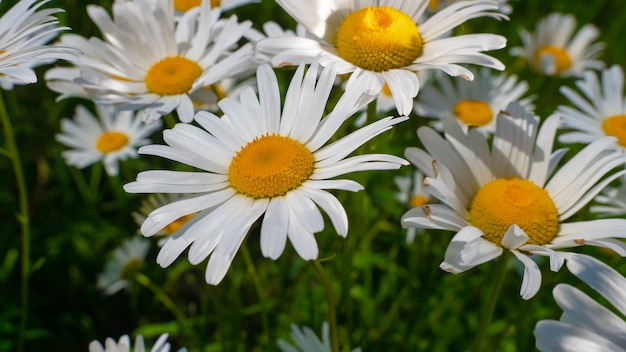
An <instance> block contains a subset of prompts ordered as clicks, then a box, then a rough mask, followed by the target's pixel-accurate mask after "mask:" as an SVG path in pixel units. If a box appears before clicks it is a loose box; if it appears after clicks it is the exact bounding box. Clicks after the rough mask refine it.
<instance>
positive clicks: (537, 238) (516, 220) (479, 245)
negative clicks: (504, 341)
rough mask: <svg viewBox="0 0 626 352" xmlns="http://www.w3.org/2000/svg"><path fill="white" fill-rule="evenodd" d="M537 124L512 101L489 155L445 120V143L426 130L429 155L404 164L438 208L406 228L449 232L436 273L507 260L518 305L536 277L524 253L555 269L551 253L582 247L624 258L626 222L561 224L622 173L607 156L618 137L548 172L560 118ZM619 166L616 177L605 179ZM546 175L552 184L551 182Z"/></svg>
mask: <svg viewBox="0 0 626 352" xmlns="http://www.w3.org/2000/svg"><path fill="white" fill-rule="evenodd" d="M538 123H539V119H538V118H537V117H536V116H533V115H532V114H530V113H528V112H526V110H525V109H524V108H523V107H522V106H520V105H519V104H516V103H511V104H510V105H509V107H508V108H507V110H506V112H505V113H501V114H500V115H498V120H497V122H496V132H495V134H494V137H493V142H492V146H491V150H490V149H489V146H488V142H487V138H486V137H485V136H483V135H482V134H481V133H480V132H478V131H476V130H474V129H470V130H469V131H468V134H467V135H466V134H465V133H464V132H463V130H462V129H461V127H460V125H459V124H458V123H457V122H456V121H455V120H453V119H446V120H445V121H444V130H445V134H446V138H445V139H444V138H443V137H441V136H440V135H439V134H437V133H436V132H435V131H434V130H432V129H431V128H428V127H422V128H420V129H419V130H418V136H419V138H420V140H421V142H422V143H423V145H424V147H425V149H426V151H424V150H421V149H417V148H408V149H407V150H406V157H407V158H408V159H409V161H411V162H412V163H413V164H415V165H416V166H417V168H418V169H419V170H421V171H422V172H423V173H424V174H425V175H426V176H427V177H426V179H425V180H424V183H425V184H426V185H427V187H426V189H427V190H428V192H429V193H430V194H431V195H432V196H433V197H435V198H437V199H439V200H440V201H441V203H443V204H441V205H438V204H429V205H424V206H422V207H419V208H414V209H411V210H409V211H408V212H407V213H406V214H404V216H403V218H402V224H403V226H405V227H418V228H430V229H442V230H450V231H455V232H456V234H455V236H454V237H453V238H452V241H451V242H450V244H449V246H448V248H447V250H446V253H445V260H444V261H443V263H442V264H441V265H440V267H441V268H442V269H443V270H446V271H449V272H452V273H460V272H463V271H466V270H469V269H471V268H472V267H474V266H476V265H479V264H482V263H484V262H487V261H489V260H491V259H494V258H496V257H498V256H500V255H502V254H503V251H504V250H505V249H507V250H509V251H510V252H511V253H513V254H514V255H515V257H517V259H519V260H520V261H521V262H522V263H523V264H524V266H525V269H524V278H523V281H522V287H521V292H520V293H521V296H522V298H523V299H529V298H531V297H533V296H534V295H535V293H537V291H538V290H539V286H540V285H541V272H540V271H539V268H538V266H537V264H536V263H535V262H534V261H533V260H532V259H531V258H530V255H532V254H537V255H542V256H548V257H549V258H550V268H551V270H553V271H557V270H559V269H560V267H561V265H562V264H563V260H564V255H565V254H563V253H560V252H557V251H555V249H561V248H570V247H576V246H580V245H583V244H590V245H594V246H600V247H606V248H610V249H613V250H615V251H617V252H618V253H619V254H620V255H622V256H626V244H624V242H621V241H618V240H616V239H614V237H615V238H624V237H626V232H624V228H626V219H598V220H589V221H579V222H565V220H567V219H568V218H569V217H571V216H572V215H574V214H575V213H576V212H577V211H578V210H579V209H581V208H582V207H583V206H585V205H586V204H587V203H588V202H589V201H591V199H592V198H593V197H594V196H595V195H597V194H598V193H599V192H600V191H601V190H602V189H603V188H604V187H606V186H607V185H608V184H609V183H610V182H612V181H613V180H615V179H616V178H617V177H619V176H621V175H623V174H625V173H626V170H623V163H624V162H625V161H626V156H624V155H623V154H622V153H620V152H617V151H615V150H611V149H610V148H608V147H609V146H610V145H611V143H614V140H615V139H614V138H612V137H605V138H602V139H600V140H597V141H595V142H593V143H591V144H590V145H589V146H587V147H586V148H585V149H583V150H582V151H580V152H579V153H578V154H577V155H576V156H574V157H573V158H572V159H571V160H569V161H568V162H567V163H565V164H564V165H563V166H561V167H560V168H559V170H557V171H556V172H554V173H553V171H554V169H555V167H556V165H557V164H558V162H559V161H560V159H561V157H562V156H563V155H564V151H565V150H557V151H555V152H554V153H553V152H552V147H553V142H554V135H555V132H556V129H557V127H558V125H559V115H556V114H555V115H552V116H550V117H548V118H547V119H546V120H545V121H544V122H543V125H542V127H541V129H540V130H539V131H538V132H537V126H538ZM618 167H621V168H622V170H620V171H618V172H614V173H611V174H609V173H610V172H611V171H612V170H614V169H616V168H618ZM550 175H551V176H550Z"/></svg>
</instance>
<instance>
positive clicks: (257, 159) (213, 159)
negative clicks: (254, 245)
mask: <svg viewBox="0 0 626 352" xmlns="http://www.w3.org/2000/svg"><path fill="white" fill-rule="evenodd" d="M318 69H319V65H318V64H317V63H315V64H313V65H312V66H311V67H310V68H309V70H308V71H307V73H306V75H304V66H300V67H299V68H298V69H297V70H296V72H295V76H294V78H293V79H292V81H291V83H290V85H289V88H288V90H287V93H286V98H285V102H284V107H283V109H282V112H281V109H280V107H281V102H280V94H279V88H278V82H277V79H276V76H275V74H274V72H273V71H272V69H271V68H270V66H268V65H262V66H260V67H259V68H258V70H257V81H258V89H259V93H258V98H257V96H256V95H255V93H254V91H253V90H252V89H246V90H244V91H243V92H242V93H241V95H240V96H239V100H236V99H230V98H226V99H224V100H221V101H220V102H219V103H218V104H219V106H220V108H221V110H222V111H223V112H224V116H222V117H221V118H218V117H217V116H215V115H213V114H211V113H208V112H199V113H198V114H197V115H196V116H195V121H196V122H197V123H198V124H199V125H200V126H201V128H200V127H195V126H192V125H190V124H178V125H176V126H175V127H174V128H173V129H171V130H166V131H164V133H163V139H164V141H165V142H166V143H167V145H150V146H145V147H142V148H141V149H140V150H139V152H140V153H142V154H150V155H156V156H161V157H165V158H168V159H171V160H174V161H178V162H181V163H184V164H187V165H191V166H194V167H196V168H198V169H200V170H202V171H200V172H181V171H168V170H152V171H145V172H142V173H140V174H139V175H137V180H136V181H135V182H131V183H129V184H127V185H125V186H124V189H125V190H126V191H127V192H132V193H187V194H188V195H187V196H185V197H184V198H183V199H181V200H179V201H176V202H173V203H170V204H168V205H165V206H163V207H160V208H158V209H156V210H154V211H153V212H152V213H150V214H149V216H148V218H147V219H146V220H145V221H144V223H143V225H142V226H141V232H142V233H143V234H144V235H145V236H152V235H154V234H156V233H158V232H159V231H161V230H162V229H163V228H164V227H166V226H168V224H170V223H171V222H173V221H175V220H176V219H179V218H181V217H182V216H185V215H187V214H192V213H195V214H196V215H195V216H194V217H193V218H192V219H190V220H189V221H188V222H187V223H186V224H185V225H183V226H182V227H181V228H180V229H179V230H178V231H177V232H176V233H174V234H173V235H172V236H170V237H169V238H168V240H167V242H166V243H165V244H164V245H163V247H162V248H161V250H160V252H159V254H158V256H157V262H158V263H159V264H160V265H161V266H163V267H166V266H168V265H170V264H171V263H172V262H174V260H175V259H176V258H177V257H178V256H179V255H180V254H181V253H182V252H183V251H184V250H185V249H186V248H187V247H190V248H189V261H190V262H191V263H192V264H198V263H200V262H201V261H203V260H204V259H206V258H207V257H208V256H209V255H210V259H209V262H208V265H207V269H206V281H207V282H208V283H210V284H218V283H219V282H220V281H221V280H222V279H223V277H224V275H225V274H226V271H227V270H228V267H229V266H230V264H231V262H232V260H233V258H234V256H235V254H236V252H237V250H238V249H239V246H240V245H241V243H242V241H243V239H244V237H245V235H246V233H247V232H248V230H249V229H250V227H251V226H252V225H253V223H255V222H256V220H257V219H259V218H260V217H261V216H263V215H264V217H263V222H262V224H261V228H260V236H261V238H260V241H261V251H262V253H263V255H264V256H266V257H269V258H272V259H276V258H278V257H279V256H280V254H281V253H282V252H283V250H284V248H285V244H286V241H287V238H289V240H290V242H291V244H292V245H293V247H294V248H295V250H296V252H297V253H298V254H299V255H300V256H301V257H302V258H303V259H305V260H312V259H315V258H317V255H318V246H317V242H316V240H315V237H314V234H315V233H316V232H319V231H321V230H322V229H323V228H324V220H323V217H322V214H321V212H320V210H319V209H318V206H319V208H321V209H323V210H324V211H325V212H326V213H327V214H328V216H329V218H330V220H331V222H332V223H333V225H334V228H335V230H336V231H337V233H338V234H340V235H342V236H346V235H347V232H348V220H347V216H346V212H345V210H344V209H343V206H342V205H341V203H339V201H338V200H337V199H336V198H335V197H334V196H333V195H331V194H330V193H329V192H327V191H326V189H341V190H348V191H358V190H360V189H362V186H360V185H359V184H358V183H356V182H354V181H352V180H346V179H338V180H336V179H332V178H334V177H336V176H340V175H344V174H347V173H350V172H354V171H362V170H384V169H397V168H399V167H400V166H401V165H403V164H407V163H406V162H405V161H404V160H403V159H400V158H398V157H395V156H391V155H386V154H366V155H358V156H352V157H348V155H349V154H351V153H352V152H353V151H354V150H356V149H357V148H358V147H359V146H361V145H362V144H364V143H365V142H367V141H368V140H370V139H371V138H373V137H375V136H376V135H378V134H380V133H382V132H383V131H386V130H388V129H390V128H391V127H392V126H393V125H395V124H397V123H399V122H401V121H405V120H406V119H407V118H406V117H400V118H392V117H388V118H384V119H381V120H379V121H376V122H375V123H372V124H370V125H368V126H366V127H363V128H361V129H358V130H356V131H355V132H353V133H351V134H349V135H347V136H345V137H343V138H340V139H338V140H336V141H334V142H332V143H330V144H327V142H328V141H329V139H330V138H331V137H333V135H334V134H335V132H337V130H338V128H339V127H340V126H341V125H342V124H343V122H344V121H345V120H346V118H348V117H349V116H351V115H352V114H354V113H355V112H356V111H357V110H358V109H359V108H361V107H362V105H363V104H364V103H366V102H367V101H368V100H371V95H369V94H367V93H366V94H365V96H366V97H367V99H365V100H364V99H362V98H363V91H361V90H360V89H356V88H355V89H351V90H347V91H346V92H345V93H344V95H343V96H342V98H341V99H340V100H339V101H338V102H337V105H336V106H335V108H334V109H333V111H332V112H330V113H329V114H328V115H326V116H325V117H323V116H322V115H323V112H324V108H325V106H326V103H327V100H328V97H329V94H330V92H331V89H332V87H333V84H334V80H335V76H336V72H335V70H333V69H332V68H328V69H326V70H323V71H322V72H321V74H320V77H319V80H317V73H318Z"/></svg>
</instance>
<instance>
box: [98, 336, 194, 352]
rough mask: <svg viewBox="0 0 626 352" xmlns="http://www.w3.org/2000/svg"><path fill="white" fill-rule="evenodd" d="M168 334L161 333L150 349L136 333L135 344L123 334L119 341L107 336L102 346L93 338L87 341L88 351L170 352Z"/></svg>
mask: <svg viewBox="0 0 626 352" xmlns="http://www.w3.org/2000/svg"><path fill="white" fill-rule="evenodd" d="M167 337H168V334H162V335H161V336H159V339H158V340H157V342H156V343H155V344H154V346H152V349H148V350H147V349H146V347H145V344H144V341H143V336H141V335H137V337H136V338H135V345H134V346H132V345H131V344H130V337H129V336H128V335H123V336H122V337H120V339H119V341H117V342H116V341H115V340H114V339H112V338H110V337H107V338H106V340H105V341H104V346H103V345H102V344H101V343H100V342H99V341H97V340H93V341H91V342H90V343H89V352H130V351H131V349H132V351H134V352H146V351H150V352H170V349H171V346H170V344H169V342H167ZM186 351H187V349H186V348H181V349H179V350H178V352H186Z"/></svg>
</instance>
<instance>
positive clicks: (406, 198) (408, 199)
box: [393, 170, 431, 243]
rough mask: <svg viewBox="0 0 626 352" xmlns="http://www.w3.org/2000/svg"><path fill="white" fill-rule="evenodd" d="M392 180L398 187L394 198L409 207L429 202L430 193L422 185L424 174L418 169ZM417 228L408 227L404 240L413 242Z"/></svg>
mask: <svg viewBox="0 0 626 352" xmlns="http://www.w3.org/2000/svg"><path fill="white" fill-rule="evenodd" d="M393 182H394V183H395V184H396V187H398V190H399V192H398V193H396V199H397V200H398V201H399V202H400V203H402V204H404V205H406V206H408V207H409V208H417V207H421V206H422V205H426V204H428V203H430V201H431V199H430V195H429V194H428V191H426V187H425V186H424V174H422V173H421V172H419V171H418V170H416V171H414V172H413V175H412V176H396V177H394V178H393ZM416 231H417V228H415V227H409V228H408V229H407V231H406V242H407V243H413V240H414V239H415V233H416Z"/></svg>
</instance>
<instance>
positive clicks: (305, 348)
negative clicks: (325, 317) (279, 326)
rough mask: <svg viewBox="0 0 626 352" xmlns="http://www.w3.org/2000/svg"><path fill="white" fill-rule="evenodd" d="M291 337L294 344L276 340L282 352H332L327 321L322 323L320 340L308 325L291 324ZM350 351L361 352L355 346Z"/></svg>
mask: <svg viewBox="0 0 626 352" xmlns="http://www.w3.org/2000/svg"><path fill="white" fill-rule="evenodd" d="M291 339H292V340H293V343H294V344H295V346H294V345H291V344H290V343H288V342H287V341H285V340H282V339H281V340H278V347H279V348H280V350H281V351H283V352H332V350H333V349H332V347H331V342H330V328H329V326H328V323H327V322H324V324H322V339H321V340H320V338H319V337H317V335H315V332H313V330H311V329H310V328H309V327H306V326H304V327H302V328H299V327H298V326H297V325H295V324H292V325H291ZM352 352H361V349H360V348H358V347H357V348H355V349H353V350H352Z"/></svg>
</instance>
